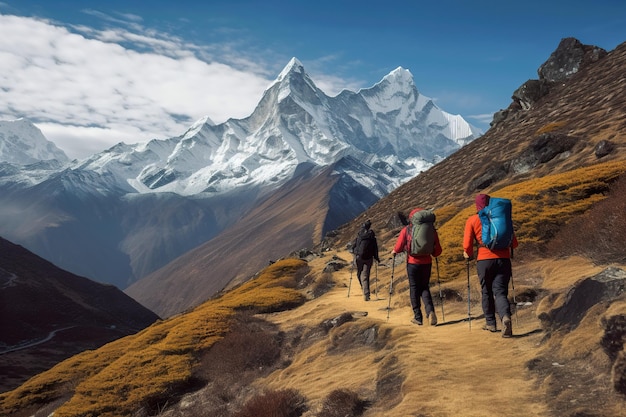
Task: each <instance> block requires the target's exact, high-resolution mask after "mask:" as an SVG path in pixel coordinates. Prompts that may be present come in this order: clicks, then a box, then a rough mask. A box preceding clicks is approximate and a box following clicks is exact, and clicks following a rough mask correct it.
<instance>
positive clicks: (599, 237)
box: [549, 175, 626, 264]
mask: <svg viewBox="0 0 626 417" xmlns="http://www.w3.org/2000/svg"><path fill="white" fill-rule="evenodd" d="M624 242H626V175H622V176H620V177H619V179H618V180H617V181H616V182H615V183H614V184H613V185H612V186H611V188H610V191H609V195H608V197H607V198H606V199H604V200H602V201H600V202H599V203H597V204H595V205H594V206H593V207H592V208H591V209H590V210H589V211H587V212H586V213H585V214H583V215H581V216H579V217H577V218H575V219H574V220H573V221H571V222H569V223H568V224H567V225H565V226H564V227H563V228H562V229H561V230H560V232H559V233H558V234H557V235H556V236H555V238H554V239H553V240H552V242H550V244H549V249H550V250H551V251H554V253H557V254H559V255H561V256H568V255H581V256H586V257H588V258H590V259H592V260H593V261H594V262H596V263H600V264H606V263H612V262H617V263H624V262H626V251H624V248H623V245H624Z"/></svg>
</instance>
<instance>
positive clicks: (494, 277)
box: [476, 258, 513, 325]
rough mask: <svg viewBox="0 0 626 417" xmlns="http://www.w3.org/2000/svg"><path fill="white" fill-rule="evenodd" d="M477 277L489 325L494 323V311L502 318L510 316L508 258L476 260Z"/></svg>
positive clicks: (510, 270)
mask: <svg viewBox="0 0 626 417" xmlns="http://www.w3.org/2000/svg"><path fill="white" fill-rule="evenodd" d="M476 269H477V271H478V278H479V279H480V287H481V290H482V305H483V313H485V321H486V322H487V324H489V325H495V324H496V313H498V315H499V316H500V320H502V319H503V318H504V317H505V316H508V317H511V305H510V304H509V281H510V280H511V275H512V274H513V272H512V269H511V260H510V259H508V258H501V259H485V260H483V261H478V262H476Z"/></svg>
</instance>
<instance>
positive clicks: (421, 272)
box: [392, 208, 442, 326]
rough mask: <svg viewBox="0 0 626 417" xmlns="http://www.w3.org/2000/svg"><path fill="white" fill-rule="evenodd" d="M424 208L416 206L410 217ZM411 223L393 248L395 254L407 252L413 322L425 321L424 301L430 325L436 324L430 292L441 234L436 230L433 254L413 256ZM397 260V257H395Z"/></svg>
mask: <svg viewBox="0 0 626 417" xmlns="http://www.w3.org/2000/svg"><path fill="white" fill-rule="evenodd" d="M421 210H423V209H422V208H416V209H414V210H412V211H411V213H410V214H409V219H410V218H412V217H413V215H414V214H415V213H416V212H418V211H421ZM410 227H411V225H410V224H409V225H408V226H406V227H404V228H402V231H401V232H400V236H398V240H397V241H396V245H395V246H394V248H393V251H392V253H393V255H394V258H395V255H396V254H397V253H400V252H404V251H406V252H407V255H406V274H407V276H408V278H409V297H410V298H411V307H413V319H412V320H411V322H412V323H415V324H417V325H419V326H421V325H422V323H423V316H422V309H421V303H420V299H421V301H423V302H424V310H425V312H426V317H427V318H429V320H430V325H431V326H435V325H436V324H437V315H436V314H435V306H434V303H433V296H432V294H431V292H430V275H431V270H432V263H433V261H432V256H434V257H435V258H436V257H438V256H439V255H441V252H442V249H441V244H440V243H439V235H438V234H437V231H436V230H435V242H434V246H433V247H434V249H433V253H432V254H428V255H418V256H412V255H411V254H410V253H409V252H410V245H411V242H410V234H411V232H410V229H409V228H410ZM394 262H395V259H394Z"/></svg>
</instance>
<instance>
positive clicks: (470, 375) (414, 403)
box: [262, 253, 549, 417]
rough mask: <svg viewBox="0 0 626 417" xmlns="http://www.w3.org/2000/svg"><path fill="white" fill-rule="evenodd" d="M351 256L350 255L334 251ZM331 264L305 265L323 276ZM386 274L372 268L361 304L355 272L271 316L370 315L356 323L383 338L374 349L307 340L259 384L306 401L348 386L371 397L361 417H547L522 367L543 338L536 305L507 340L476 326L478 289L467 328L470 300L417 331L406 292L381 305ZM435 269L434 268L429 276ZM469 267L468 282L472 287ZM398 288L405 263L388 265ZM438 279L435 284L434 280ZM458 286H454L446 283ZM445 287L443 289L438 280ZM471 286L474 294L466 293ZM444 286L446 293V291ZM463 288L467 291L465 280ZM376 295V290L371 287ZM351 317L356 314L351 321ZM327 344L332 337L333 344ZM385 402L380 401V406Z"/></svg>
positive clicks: (298, 320) (309, 319)
mask: <svg viewBox="0 0 626 417" xmlns="http://www.w3.org/2000/svg"><path fill="white" fill-rule="evenodd" d="M337 255H338V256H339V257H342V258H343V259H350V255H349V254H348V253H338V254H337ZM328 260H329V259H328V258H322V259H319V260H315V261H312V262H311V266H312V268H313V269H314V270H315V271H321V270H322V268H323V264H324V263H325V262H328ZM390 272H391V271H390V268H379V270H378V275H379V279H380V281H379V287H378V290H379V292H378V297H379V299H376V297H375V296H373V297H372V301H368V302H366V301H364V300H363V296H362V294H361V292H360V288H359V283H358V280H357V279H356V276H355V275H353V277H352V286H351V291H350V297H349V298H348V285H349V280H350V269H349V268H344V269H342V270H340V271H337V272H334V273H333V280H334V281H335V282H336V285H335V287H334V288H333V289H332V290H331V291H330V292H328V293H326V294H324V295H323V296H321V297H319V298H317V299H315V300H312V301H310V302H308V303H306V304H305V305H304V306H302V307H300V308H298V309H296V310H292V311H289V312H285V313H280V314H276V315H274V316H272V318H271V319H272V321H274V322H276V323H279V324H281V326H282V327H283V328H284V329H285V330H289V329H293V327H292V326H299V325H306V326H308V327H314V326H316V325H318V324H319V323H321V322H322V321H324V320H327V319H330V318H334V317H337V316H339V315H341V314H342V313H345V312H367V316H365V317H363V318H358V319H357V320H356V321H355V322H351V323H350V324H352V323H354V325H358V326H361V327H363V328H367V327H368V326H369V327H377V326H378V336H379V338H380V337H384V336H383V335H388V336H387V337H388V340H387V341H386V342H385V343H384V345H383V347H382V348H381V349H376V348H374V347H373V346H372V345H367V344H363V345H362V346H360V347H359V346H358V345H357V346H354V345H351V346H350V348H349V350H347V351H343V352H341V354H336V355H335V354H333V352H332V350H330V349H329V342H328V339H324V340H321V341H319V342H317V343H314V344H312V345H311V346H310V347H309V348H308V349H307V350H306V351H305V352H303V354H301V355H299V356H298V357H297V358H295V360H294V362H293V363H292V364H291V366H289V367H288V368H286V369H284V370H280V371H277V372H275V373H274V374H272V375H270V377H268V378H267V379H266V380H264V381H263V382H262V383H263V384H267V385H269V386H274V387H275V388H278V387H283V388H284V387H285V386H289V387H293V388H295V389H298V390H299V391H301V392H302V393H303V394H304V395H305V396H306V397H307V398H309V399H310V400H312V401H313V402H315V401H320V400H321V399H323V398H324V397H325V396H326V395H328V393H329V392H330V391H332V390H333V389H351V390H353V391H355V392H357V393H359V395H360V396H361V397H362V398H366V399H373V400H376V403H374V404H372V406H371V407H370V408H368V410H367V411H366V413H365V414H364V416H432V417H448V416H468V417H471V416H477V417H478V416H480V417H489V416H494V417H495V416H498V417H501V416H524V417H528V416H547V415H549V414H548V413H547V405H546V404H545V403H544V401H543V398H544V395H545V394H544V392H543V391H542V389H540V388H539V387H538V386H537V383H536V382H535V379H534V377H533V376H532V375H531V373H530V372H529V370H528V369H527V367H526V364H527V362H528V361H529V360H531V359H533V358H534V357H536V355H537V353H538V352H537V350H538V349H539V343H540V341H541V338H542V332H541V330H540V329H541V327H540V324H539V321H538V320H537V319H536V317H535V314H534V313H533V308H532V307H529V308H528V309H527V310H524V309H520V311H519V312H518V314H517V317H515V316H514V318H513V325H514V327H513V331H514V337H513V338H508V339H504V338H502V337H501V334H500V333H499V332H498V333H491V332H487V331H484V330H482V329H481V327H482V325H483V323H484V320H483V319H479V318H476V317H477V316H479V315H481V314H482V311H481V310H480V306H479V305H478V304H474V302H478V298H479V296H480V294H479V293H478V288H477V287H474V284H472V286H471V291H472V299H473V303H472V316H473V318H474V319H473V320H472V325H471V330H470V326H469V324H468V322H467V316H468V311H467V301H466V299H465V300H463V301H446V302H445V303H444V309H445V310H444V311H445V322H443V320H442V315H441V307H440V306H439V305H437V306H436V309H437V313H438V315H439V321H440V323H439V325H438V326H429V325H428V324H425V325H423V326H417V325H415V324H412V323H411V322H410V319H411V317H412V314H411V309H410V307H409V301H408V292H407V291H400V290H399V291H394V293H393V294H392V303H391V305H392V307H391V309H390V310H389V319H387V313H388V310H387V305H388V298H387V297H388V295H389V294H388V291H389V288H388V284H389V280H390ZM433 272H434V270H433ZM474 274H475V272H474V271H472V276H471V278H470V281H471V282H472V283H475V282H477V278H476V276H475V275H474ZM394 275H395V277H394V280H396V282H398V281H401V280H402V279H406V272H405V270H404V265H403V264H401V265H399V266H396V267H395V274H394ZM435 279H436V278H435ZM451 285H455V286H457V287H459V288H456V289H457V290H459V291H460V290H461V287H460V286H459V285H460V284H459V283H458V282H457V283H453V284H451ZM442 287H443V288H444V289H445V288H446V287H447V285H446V284H442ZM472 287H474V288H472ZM450 288H451V287H450ZM465 288H467V285H466V284H465ZM372 289H375V285H373V286H372ZM357 316H358V315H357ZM345 326H348V324H346V325H343V326H340V327H339V328H338V329H335V330H336V331H337V332H336V333H333V332H331V333H330V336H329V337H330V338H331V341H332V340H335V344H337V343H339V342H338V341H337V340H338V339H340V338H341V337H344V336H342V332H346V330H341V329H342V327H345ZM333 338H334V339H333ZM381 396H385V398H386V400H385V401H379V399H380V398H381Z"/></svg>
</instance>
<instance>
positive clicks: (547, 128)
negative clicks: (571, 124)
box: [537, 121, 567, 135]
mask: <svg viewBox="0 0 626 417" xmlns="http://www.w3.org/2000/svg"><path fill="white" fill-rule="evenodd" d="M565 125H567V122H564V121H559V122H552V123H548V124H547V125H544V126H542V127H540V128H539V129H537V134H538V135H541V134H542V133H549V132H552V131H554V130H557V129H559V128H561V127H563V126H565Z"/></svg>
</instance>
